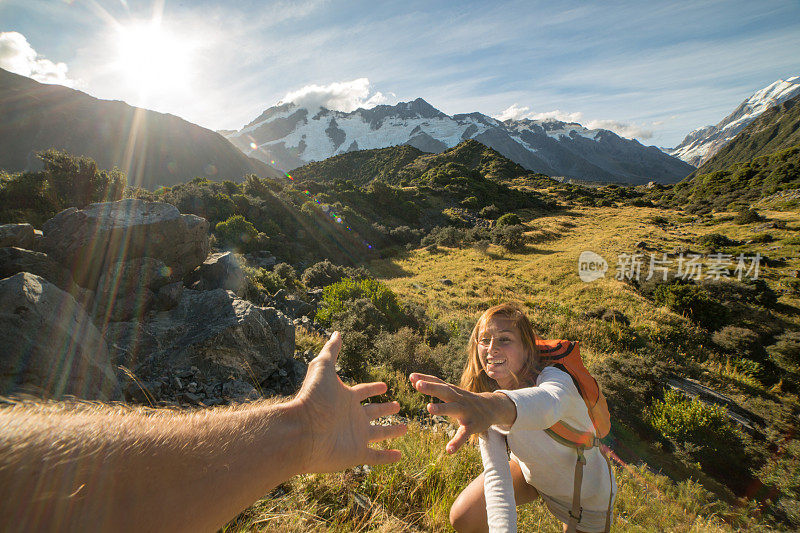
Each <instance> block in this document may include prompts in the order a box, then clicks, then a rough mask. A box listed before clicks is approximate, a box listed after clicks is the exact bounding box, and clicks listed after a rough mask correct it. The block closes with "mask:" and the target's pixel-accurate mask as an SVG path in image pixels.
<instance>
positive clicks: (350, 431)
mask: <svg viewBox="0 0 800 533" xmlns="http://www.w3.org/2000/svg"><path fill="white" fill-rule="evenodd" d="M340 347H341V338H340V336H339V334H338V333H334V335H333V336H332V337H331V339H330V341H328V343H327V344H326V345H325V347H324V348H323V350H322V352H321V353H320V355H319V356H318V357H317V358H316V359H314V360H313V361H312V362H311V364H310V365H309V368H308V374H307V375H306V379H305V381H304V382H303V386H302V388H301V389H300V392H299V393H298V394H297V395H296V397H295V398H294V399H292V400H290V401H287V402H284V403H269V402H258V403H253V404H249V405H246V406H241V407H236V408H227V409H211V410H204V411H196V412H193V413H180V412H175V411H168V410H158V411H155V412H153V411H144V410H141V411H135V410H129V409H123V408H113V407H110V406H97V405H91V404H84V405H79V406H77V407H73V408H67V407H64V405H62V404H39V405H29V404H17V405H12V406H9V407H5V408H3V409H0V517H2V518H0V521H2V522H3V524H2V529H4V530H25V531H28V530H55V529H58V530H78V531H85V530H112V531H127V530H135V531H154V530H165V531H180V530H186V531H213V530H216V529H218V528H219V527H220V526H222V525H223V524H225V522H227V521H228V520H230V519H231V518H233V517H234V516H235V515H236V514H237V513H238V512H240V511H241V510H242V509H244V508H245V507H247V506H248V505H250V504H252V503H253V502H254V501H256V500H257V499H258V498H260V497H262V496H264V495H265V494H266V493H267V492H268V491H269V490H270V489H271V488H273V487H275V486H276V485H278V484H279V483H281V482H282V481H285V480H286V479H288V478H290V477H291V476H293V475H295V474H299V473H305V472H331V471H336V470H341V469H342V468H346V467H349V466H353V465H356V464H367V463H368V464H379V463H390V462H394V461H397V460H399V458H400V452H399V451H397V450H378V449H373V448H370V447H369V446H368V443H370V442H376V441H381V440H384V439H388V438H393V437H398V436H400V435H402V434H404V433H405V431H406V428H405V426H403V425H395V426H385V427H382V426H373V425H370V420H373V419H375V418H377V417H379V416H384V415H388V414H392V413H396V412H397V410H398V409H399V405H398V404H397V403H396V402H391V403H382V404H368V405H362V404H361V402H362V401H364V400H366V399H367V398H369V397H370V396H374V395H377V394H381V393H383V392H385V391H386V385H385V384H383V383H368V384H361V385H356V386H354V387H348V386H347V385H345V384H344V383H342V381H341V380H340V379H339V378H338V376H337V375H336V371H335V368H334V366H335V363H336V357H337V356H338V353H339V348H340Z"/></svg>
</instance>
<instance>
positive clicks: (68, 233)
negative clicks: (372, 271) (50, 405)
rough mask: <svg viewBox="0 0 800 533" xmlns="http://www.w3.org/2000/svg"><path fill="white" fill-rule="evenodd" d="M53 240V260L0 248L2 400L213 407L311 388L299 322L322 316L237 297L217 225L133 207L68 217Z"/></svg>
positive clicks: (52, 229) (50, 228)
mask: <svg viewBox="0 0 800 533" xmlns="http://www.w3.org/2000/svg"><path fill="white" fill-rule="evenodd" d="M18 226H23V225H18ZM12 229H13V231H11V230H9V231H8V232H7V233H8V234H24V235H28V236H30V234H31V233H33V235H34V238H35V230H33V229H32V228H30V227H27V228H22V229H20V228H19V227H17V226H15V227H14V228H12ZM28 230H30V231H28ZM44 230H45V232H44V236H43V238H42V248H43V249H46V250H47V252H48V253H41V252H36V251H31V250H26V249H22V248H15V247H6V248H0V278H7V279H2V281H0V299H2V302H0V303H2V305H0V395H3V394H9V395H14V394H18V393H31V394H33V395H37V396H42V397H52V398H59V397H62V396H64V395H70V394H71V395H74V396H77V397H79V398H84V399H102V400H110V399H123V398H124V399H125V400H127V401H131V402H137V403H144V404H148V405H200V406H202V405H219V404H224V403H229V402H233V401H248V400H252V399H255V398H260V397H264V396H272V395H276V394H291V393H292V392H294V391H295V390H296V389H297V387H298V386H299V385H300V383H301V382H302V379H303V377H304V375H305V371H306V367H305V364H304V363H303V362H301V361H298V360H295V359H294V349H295V325H294V323H293V321H292V318H293V317H294V316H301V315H304V314H307V313H309V312H310V311H313V309H314V307H313V306H312V305H310V304H307V303H305V302H302V301H299V300H292V299H287V298H284V297H282V298H280V302H278V300H277V299H272V298H270V297H269V296H268V295H266V294H263V293H262V294H261V295H260V296H258V297H257V298H256V301H257V302H258V303H261V304H262V305H256V304H253V303H251V302H249V301H246V300H243V299H241V298H240V297H238V296H237V295H236V293H235V292H233V291H237V292H239V293H240V294H241V293H243V292H244V287H245V284H246V278H245V274H244V269H243V265H242V259H241V257H240V256H237V255H234V254H232V253H229V252H226V253H215V254H211V255H210V256H208V257H206V253H207V246H208V244H207V243H208V236H207V230H208V224H207V223H206V221H205V220H204V219H201V218H199V217H195V216H193V215H181V214H180V213H179V212H178V211H177V210H176V209H175V208H174V207H173V206H171V205H167V204H162V203H157V202H143V201H140V200H123V201H120V202H113V203H100V204H92V205H90V206H88V207H87V208H86V209H84V210H78V209H75V208H72V209H68V210H65V211H62V212H61V213H59V214H58V215H56V217H54V218H53V219H51V220H49V221H48V222H47V223H46V224H45V226H44ZM25 239H27V237H25ZM25 239H22V240H20V239H16V240H14V241H13V242H14V243H17V244H26V245H27V244H30V241H31V239H27V240H25ZM23 241H24V242H23ZM9 242H11V241H9ZM268 255H269V254H268ZM267 259H271V260H272V261H274V259H275V258H274V257H272V256H271V255H270V257H268V258H267ZM204 260H205V261H204ZM8 276H10V277H8ZM76 281H79V282H80V284H78V283H76ZM189 284H191V285H190V286H189ZM188 287H190V288H188ZM279 303H280V304H282V305H281V309H280V310H279V309H276V307H278V304H279ZM273 306H274V307H273ZM285 312H287V313H291V316H287V315H286V314H284V313H285ZM305 320H306V322H302V321H301V323H302V324H303V326H304V327H307V328H313V327H314V325H313V322H311V321H310V320H309V319H308V318H307V317H305ZM101 331H102V333H101ZM6 347H8V349H6Z"/></svg>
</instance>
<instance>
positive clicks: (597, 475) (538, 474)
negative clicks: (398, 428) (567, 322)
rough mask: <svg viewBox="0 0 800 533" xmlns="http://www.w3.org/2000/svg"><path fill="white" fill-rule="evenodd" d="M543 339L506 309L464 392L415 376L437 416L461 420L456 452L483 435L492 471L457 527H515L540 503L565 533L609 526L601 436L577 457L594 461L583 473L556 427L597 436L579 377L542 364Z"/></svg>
mask: <svg viewBox="0 0 800 533" xmlns="http://www.w3.org/2000/svg"><path fill="white" fill-rule="evenodd" d="M537 340H538V341H541V339H540V338H539V337H537V335H536V334H535V333H534V331H533V328H532V326H531V323H530V321H529V320H528V318H527V317H526V316H525V314H524V312H523V311H522V310H521V309H520V308H519V307H518V306H517V305H515V304H510V303H506V304H502V305H497V306H494V307H492V308H490V309H488V310H487V311H486V312H485V313H483V315H482V316H481V317H480V319H479V320H478V322H477V324H475V327H474V329H473V330H472V335H471V336H470V340H469V348H468V350H469V355H468V359H467V365H466V368H465V369H464V373H463V374H462V376H461V387H456V386H455V385H451V384H449V383H445V382H444V381H442V380H441V379H439V378H436V377H434V376H428V375H424V374H416V373H414V374H411V376H410V379H411V382H412V383H413V385H414V387H415V388H416V389H417V390H418V391H420V392H422V393H424V394H429V395H431V396H435V397H437V398H439V399H440V400H443V402H444V403H435V404H428V412H429V413H431V414H434V415H444V416H450V417H453V418H455V419H456V420H457V421H458V423H459V428H458V430H457V431H456V434H455V436H454V437H453V439H452V440H450V442H448V443H447V446H446V449H447V452H448V453H455V452H456V451H457V450H458V449H459V448H460V447H461V446H462V445H463V444H464V443H465V442H466V441H467V439H469V437H470V435H480V438H479V444H480V450H481V457H482V459H483V466H484V472H483V473H482V474H481V475H479V476H478V477H477V478H475V479H474V480H473V481H472V482H471V483H470V484H469V485H468V486H467V487H466V488H465V489H464V490H463V491H462V492H461V494H459V496H458V498H456V501H455V502H454V503H453V506H452V507H451V508H450V522H451V523H452V524H453V527H455V529H456V530H457V531H461V532H464V531H492V532H495V531H516V530H517V515H516V506H517V505H523V504H525V503H528V502H532V501H534V500H536V499H537V498H542V500H543V501H544V503H545V505H546V506H547V508H548V509H549V510H550V512H551V513H553V515H555V516H556V518H558V519H559V520H561V521H562V522H563V523H564V531H578V532H581V531H582V532H586V533H594V532H601V531H607V530H608V529H609V527H610V524H611V518H612V512H611V510H612V507H613V501H614V498H615V496H616V490H617V489H616V482H615V481H614V477H613V472H612V470H611V466H610V464H608V462H607V460H606V459H605V457H604V456H603V455H602V454H601V453H600V450H599V448H598V447H597V443H598V441H597V439H596V438H592V439H591V443H592V444H590V445H589V446H586V449H585V450H584V449H581V450H580V451H578V455H577V457H578V458H580V457H584V458H585V462H584V463H583V468H582V469H581V468H578V469H577V470H576V448H575V447H574V446H570V445H568V444H569V443H568V442H567V443H565V442H564V440H563V439H559V440H557V439H558V436H554V434H553V432H552V431H550V430H549V428H551V427H553V426H554V425H556V424H557V423H561V424H562V426H563V427H568V428H570V430H572V431H575V432H576V433H577V434H583V435H590V437H591V436H594V433H595V428H594V426H593V423H592V420H591V419H590V417H589V413H588V411H587V407H586V403H585V402H584V400H583V398H582V397H581V395H580V393H579V392H578V388H577V387H576V385H575V383H574V382H573V379H572V377H571V376H570V375H569V374H568V373H566V372H564V371H563V370H560V369H559V368H556V367H554V366H544V367H543V366H542V362H541V359H540V357H539V347H538V346H537ZM507 450H510V452H511V457H510V460H509V456H508V453H507ZM578 460H579V462H580V461H581V459H578ZM578 470H581V472H580V475H579V473H578ZM576 496H577V498H576ZM576 500H577V501H576ZM573 504H574V505H573Z"/></svg>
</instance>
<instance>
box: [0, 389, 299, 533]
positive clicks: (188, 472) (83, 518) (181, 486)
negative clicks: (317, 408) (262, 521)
mask: <svg viewBox="0 0 800 533" xmlns="http://www.w3.org/2000/svg"><path fill="white" fill-rule="evenodd" d="M24 408H25V407H24V406H15V407H12V408H7V409H3V410H2V411H0V428H2V429H0V515H1V516H5V517H15V519H14V520H13V522H12V528H19V529H20V530H37V529H45V530H50V529H74V530H87V529H88V530H115V531H122V530H139V531H142V530H144V531H148V530H168V531H176V530H187V531H203V530H215V529H217V528H219V527H220V526H222V525H223V524H224V523H225V522H226V521H228V520H229V519H230V518H231V517H232V516H235V515H236V514H237V513H238V512H239V511H241V510H242V509H244V508H245V507H247V506H248V505H250V504H251V503H252V502H253V501H255V500H256V499H258V498H259V497H261V496H263V495H264V494H265V493H266V492H268V491H269V490H270V489H271V488H272V487H274V486H276V485H277V484H278V483H280V482H281V481H284V480H286V479H288V478H289V477H291V476H292V475H294V474H296V473H299V472H301V471H302V470H303V466H304V465H303V463H304V461H305V460H306V457H305V455H304V454H305V453H307V450H308V443H306V442H304V441H305V440H306V439H304V435H305V434H306V432H305V431H304V428H303V419H302V417H301V416H300V413H299V411H298V407H297V405H296V404H294V403H292V402H289V403H283V404H275V405H270V404H267V403H258V404H252V405H250V406H247V407H243V408H239V409H220V410H210V411H201V412H195V413H189V414H181V413H175V412H166V413H165V412H158V413H156V414H153V415H148V414H145V413H140V412H125V411H122V410H112V409H102V408H85V407H84V408H82V411H85V412H82V413H81V415H80V416H74V413H70V412H69V411H59V410H55V412H48V411H47V409H44V410H31V411H30V412H28V413H20V412H16V413H14V412H13V411H14V409H18V410H19V409H24ZM21 415H22V416H21ZM19 443H24V445H20V444H19Z"/></svg>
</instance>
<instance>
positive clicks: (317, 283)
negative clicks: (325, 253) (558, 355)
mask: <svg viewBox="0 0 800 533" xmlns="http://www.w3.org/2000/svg"><path fill="white" fill-rule="evenodd" d="M346 277H348V269H347V268H346V267H343V266H340V265H334V264H333V263H331V262H330V261H328V260H327V259H325V260H323V261H320V262H318V263H314V264H313V265H311V266H310V267H308V268H307V269H305V271H303V276H302V281H303V285H305V286H306V287H308V288H318V287H327V286H328V285H331V284H332V283H336V282H337V281H341V280H342V279H344V278H346Z"/></svg>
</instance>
